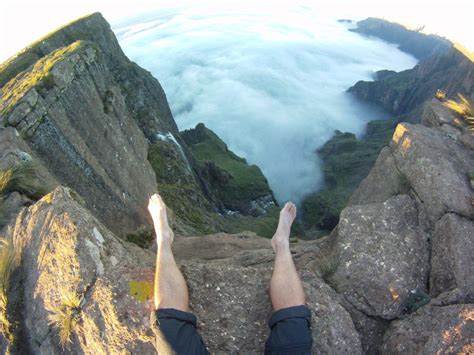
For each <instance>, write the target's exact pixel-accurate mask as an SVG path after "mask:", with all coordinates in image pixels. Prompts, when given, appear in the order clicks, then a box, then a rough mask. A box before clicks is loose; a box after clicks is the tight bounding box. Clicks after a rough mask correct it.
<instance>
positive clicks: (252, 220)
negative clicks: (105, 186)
mask: <svg viewBox="0 0 474 355" xmlns="http://www.w3.org/2000/svg"><path fill="white" fill-rule="evenodd" d="M182 137H183V138H184V139H185V141H186V143H187V145H188V146H189V147H190V150H191V154H192V155H193V156H194V157H195V159H196V160H197V169H200V171H199V172H198V173H197V174H199V177H198V178H199V179H201V180H202V181H201V182H198V179H196V178H195V177H194V174H193V173H192V169H193V168H192V167H191V166H188V165H187V163H186V162H185V161H184V160H183V157H182V152H181V151H180V149H179V147H178V146H177V145H176V144H175V143H174V142H172V141H171V140H169V141H167V140H165V141H162V140H158V141H156V142H155V143H153V144H152V145H150V147H149V150H148V160H149V161H150V164H151V166H152V167H153V169H154V171H155V174H156V180H157V184H158V191H159V193H160V194H161V196H162V197H163V200H164V201H165V203H166V204H167V205H168V207H170V208H171V210H173V212H174V214H175V217H176V221H175V222H174V223H173V224H174V228H175V229H176V230H178V231H179V232H180V233H182V234H187V235H190V234H198V235H199V234H210V233H217V232H222V231H223V232H227V233H239V232H242V231H253V232H255V233H257V234H258V235H261V236H264V237H272V236H273V233H274V232H275V229H276V226H277V224H278V217H279V209H278V208H277V207H273V208H270V209H269V211H268V213H267V214H266V215H263V216H259V217H253V216H246V215H242V214H236V215H235V214H234V215H220V214H218V213H217V212H216V211H215V210H213V207H212V205H211V202H210V201H213V202H212V203H213V204H215V205H219V204H224V206H225V207H226V208H228V209H231V210H234V211H236V210H243V209H244V208H245V207H244V206H245V204H246V203H247V204H249V202H250V201H252V200H254V199H256V198H258V197H261V196H265V195H268V194H271V190H270V188H269V187H268V184H267V182H266V180H265V177H264V176H263V174H262V173H261V171H260V169H259V168H258V167H256V166H248V165H247V163H246V161H245V159H242V158H240V157H238V156H236V155H235V154H234V153H232V152H231V151H229V150H228V149H227V146H226V145H225V143H224V142H222V140H220V139H219V137H217V136H216V135H215V134H214V133H213V132H212V131H210V130H208V129H207V128H205V127H204V125H202V124H200V125H198V127H197V128H196V129H194V130H188V131H185V132H182ZM191 160H192V158H191ZM205 186H206V187H205ZM206 189H208V190H206ZM205 194H206V195H205ZM296 225H297V224H296ZM297 226H298V225H297ZM295 228H298V227H295ZM295 234H297V235H298V236H301V235H302V234H303V232H302V231H301V228H300V229H299V230H298V229H295ZM128 239H129V240H130V241H133V242H135V243H137V244H138V245H140V246H146V245H147V244H146V243H145V244H142V240H144V239H145V240H146V237H144V236H142V235H135V234H133V235H130V236H129V237H128Z"/></svg>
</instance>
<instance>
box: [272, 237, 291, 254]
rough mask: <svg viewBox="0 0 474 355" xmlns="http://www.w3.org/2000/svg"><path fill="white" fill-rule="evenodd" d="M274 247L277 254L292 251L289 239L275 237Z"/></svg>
mask: <svg viewBox="0 0 474 355" xmlns="http://www.w3.org/2000/svg"><path fill="white" fill-rule="evenodd" d="M272 246H273V250H274V251H275V253H280V252H289V251H290V241H289V240H288V239H283V238H278V237H273V240H272Z"/></svg>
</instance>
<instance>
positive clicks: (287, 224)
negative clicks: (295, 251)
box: [272, 202, 296, 253]
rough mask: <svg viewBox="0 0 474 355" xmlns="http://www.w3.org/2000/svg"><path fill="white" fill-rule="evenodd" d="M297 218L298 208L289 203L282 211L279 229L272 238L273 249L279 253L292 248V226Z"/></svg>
mask: <svg viewBox="0 0 474 355" xmlns="http://www.w3.org/2000/svg"><path fill="white" fill-rule="evenodd" d="M295 218H296V206H295V204H294V203H293V202H287V203H286V204H285V206H283V208H282V209H281V211H280V220H279V221H278V227H277V230H276V232H275V234H274V235H273V238H272V248H273V250H274V251H275V253H276V252H277V250H278V249H281V248H288V249H289V248H290V231H291V225H292V224H293V221H294V220H295Z"/></svg>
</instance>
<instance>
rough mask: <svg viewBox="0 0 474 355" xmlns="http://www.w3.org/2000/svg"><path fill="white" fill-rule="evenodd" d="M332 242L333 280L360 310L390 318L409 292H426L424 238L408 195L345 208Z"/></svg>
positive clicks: (394, 314)
mask: <svg viewBox="0 0 474 355" xmlns="http://www.w3.org/2000/svg"><path fill="white" fill-rule="evenodd" d="M337 243H338V251H339V264H338V267H337V270H336V272H335V274H334V276H333V277H332V279H333V282H334V284H335V285H336V290H337V291H338V292H341V293H342V294H343V295H344V297H345V298H346V299H347V300H348V301H349V302H350V303H351V304H352V305H353V306H354V307H355V308H356V309H358V310H360V311H361V312H363V313H365V314H367V315H370V316H379V317H382V318H384V319H393V318H395V317H397V316H399V315H400V314H402V311H403V309H404V307H405V306H406V302H407V301H408V299H409V296H410V292H411V291H414V290H416V291H418V292H425V287H426V286H425V285H426V281H427V276H428V275H427V272H428V244H427V236H426V235H425V234H424V232H423V230H422V229H421V228H420V226H419V223H418V218H417V211H416V206H415V203H414V201H413V200H412V199H411V198H410V197H409V196H407V195H400V196H395V197H392V198H390V199H389V200H387V201H385V202H384V203H374V204H368V205H363V206H358V205H356V206H351V207H347V208H345V209H344V210H343V211H342V213H341V218H340V222H339V225H338V227H337Z"/></svg>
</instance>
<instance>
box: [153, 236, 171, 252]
mask: <svg viewBox="0 0 474 355" xmlns="http://www.w3.org/2000/svg"><path fill="white" fill-rule="evenodd" d="M172 244H173V242H172V241H171V240H169V239H168V238H160V239H157V240H156V245H157V246H158V249H162V250H171V245H172Z"/></svg>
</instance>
